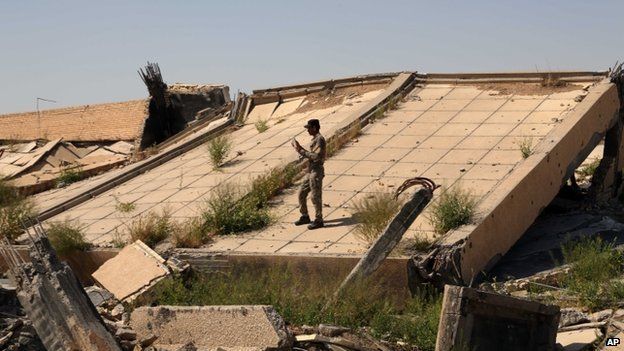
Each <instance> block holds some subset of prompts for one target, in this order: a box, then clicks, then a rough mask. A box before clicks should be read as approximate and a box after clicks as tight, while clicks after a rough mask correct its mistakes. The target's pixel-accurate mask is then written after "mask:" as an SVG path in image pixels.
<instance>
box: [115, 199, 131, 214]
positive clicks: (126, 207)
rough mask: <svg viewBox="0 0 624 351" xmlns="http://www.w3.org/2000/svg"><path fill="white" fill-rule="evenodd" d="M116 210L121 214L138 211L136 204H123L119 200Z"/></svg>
mask: <svg viewBox="0 0 624 351" xmlns="http://www.w3.org/2000/svg"><path fill="white" fill-rule="evenodd" d="M115 209H116V210H117V211H119V212H121V213H130V212H132V211H134V210H135V209H136V205H135V204H134V202H121V201H119V200H117V204H115Z"/></svg>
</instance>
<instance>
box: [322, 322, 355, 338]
mask: <svg viewBox="0 0 624 351" xmlns="http://www.w3.org/2000/svg"><path fill="white" fill-rule="evenodd" d="M349 330H350V329H349V328H345V327H339V326H336V325H328V324H319V326H318V331H319V334H321V335H324V336H338V335H342V334H343V333H346V332H348V331H349Z"/></svg>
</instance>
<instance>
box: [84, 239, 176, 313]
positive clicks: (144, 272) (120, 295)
mask: <svg viewBox="0 0 624 351" xmlns="http://www.w3.org/2000/svg"><path fill="white" fill-rule="evenodd" d="M170 274H171V273H170V271H169V269H168V268H167V266H166V265H165V260H163V258H162V257H160V256H159V255H158V254H157V253H156V252H154V251H153V250H152V249H150V248H149V247H148V246H147V245H145V244H144V243H143V242H141V241H140V240H137V241H136V242H134V243H133V244H131V245H128V246H126V247H125V248H123V250H121V251H120V252H119V254H117V256H115V257H113V258H111V259H110V260H108V261H106V262H105V263H104V264H103V265H102V266H101V267H100V268H99V269H98V270H97V271H95V272H94V273H93V275H92V277H93V279H94V280H95V281H96V282H97V283H98V284H99V285H101V286H103V287H104V288H106V290H108V291H110V292H111V293H112V294H113V295H114V296H115V298H117V299H118V300H120V301H124V302H129V301H133V300H134V299H136V298H137V297H138V296H140V295H141V294H143V293H145V292H147V291H148V290H149V289H150V288H152V287H153V286H154V285H155V284H156V283H157V282H158V281H160V280H162V279H163V278H165V277H166V276H168V275H170Z"/></svg>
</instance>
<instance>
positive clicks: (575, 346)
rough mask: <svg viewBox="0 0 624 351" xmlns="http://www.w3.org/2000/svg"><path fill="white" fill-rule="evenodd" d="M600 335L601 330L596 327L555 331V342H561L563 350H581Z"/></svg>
mask: <svg viewBox="0 0 624 351" xmlns="http://www.w3.org/2000/svg"><path fill="white" fill-rule="evenodd" d="M601 336H602V332H600V330H599V329H597V328H591V329H581V330H573V331H568V332H562V333H557V343H558V344H561V346H563V350H565V351H582V350H586V349H587V348H588V347H590V345H591V344H593V343H594V342H595V341H596V340H597V339H598V338H599V337H601Z"/></svg>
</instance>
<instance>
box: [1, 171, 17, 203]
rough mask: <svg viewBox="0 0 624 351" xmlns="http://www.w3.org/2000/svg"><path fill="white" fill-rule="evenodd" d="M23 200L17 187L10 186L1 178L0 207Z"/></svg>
mask: <svg viewBox="0 0 624 351" xmlns="http://www.w3.org/2000/svg"><path fill="white" fill-rule="evenodd" d="M21 200H22V196H21V195H20V194H19V192H18V191H17V189H15V187H12V186H10V185H9V184H7V182H6V181H5V180H4V179H2V178H0V207H4V206H9V205H13V204H15V203H17V202H19V201H21Z"/></svg>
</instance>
